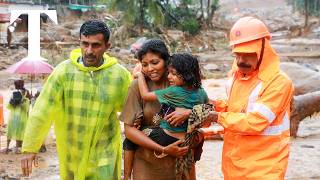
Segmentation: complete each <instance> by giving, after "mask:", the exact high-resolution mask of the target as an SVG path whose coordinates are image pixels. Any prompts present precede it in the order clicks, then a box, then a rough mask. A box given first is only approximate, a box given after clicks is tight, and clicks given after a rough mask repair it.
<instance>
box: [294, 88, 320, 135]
mask: <svg viewBox="0 0 320 180" xmlns="http://www.w3.org/2000/svg"><path fill="white" fill-rule="evenodd" d="M319 111H320V91H316V92H311V93H307V94H304V95H300V96H295V97H294V102H293V109H292V113H291V118H290V134H291V136H293V137H297V131H298V128H299V123H300V121H302V120H303V119H304V118H305V117H308V116H311V115H312V114H313V113H315V112H319Z"/></svg>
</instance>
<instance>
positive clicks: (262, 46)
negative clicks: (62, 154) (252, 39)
mask: <svg viewBox="0 0 320 180" xmlns="http://www.w3.org/2000/svg"><path fill="white" fill-rule="evenodd" d="M265 43H266V42H265V38H262V45H261V51H260V57H259V61H258V64H257V67H256V70H257V69H259V67H260V64H261V61H262V58H263V53H264V45H265Z"/></svg>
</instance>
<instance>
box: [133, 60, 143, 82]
mask: <svg viewBox="0 0 320 180" xmlns="http://www.w3.org/2000/svg"><path fill="white" fill-rule="evenodd" d="M141 71H142V65H141V63H140V62H139V63H137V64H136V65H135V67H134V68H133V71H132V75H133V77H134V78H137V76H136V74H137V73H139V72H141Z"/></svg>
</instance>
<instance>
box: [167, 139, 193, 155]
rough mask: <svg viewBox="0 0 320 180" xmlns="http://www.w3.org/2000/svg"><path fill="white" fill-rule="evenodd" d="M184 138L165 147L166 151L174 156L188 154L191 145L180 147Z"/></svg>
mask: <svg viewBox="0 0 320 180" xmlns="http://www.w3.org/2000/svg"><path fill="white" fill-rule="evenodd" d="M182 142H183V140H178V141H176V142H174V143H172V144H169V145H168V146H166V147H165V148H164V153H165V154H169V155H171V156H174V157H182V156H183V155H185V154H187V152H188V149H189V146H185V147H179V144H181V143H182Z"/></svg>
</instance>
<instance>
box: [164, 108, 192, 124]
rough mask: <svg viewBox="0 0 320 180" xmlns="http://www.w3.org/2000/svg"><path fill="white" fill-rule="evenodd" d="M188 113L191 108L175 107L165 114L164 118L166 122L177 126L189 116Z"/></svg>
mask: <svg viewBox="0 0 320 180" xmlns="http://www.w3.org/2000/svg"><path fill="white" fill-rule="evenodd" d="M190 114H191V109H184V108H178V107H177V108H176V110H175V111H173V112H172V113H170V114H168V115H167V116H165V117H164V119H165V120H167V122H168V123H169V124H170V125H172V126H179V125H181V124H183V122H184V121H185V120H187V119H188V118H189V115H190Z"/></svg>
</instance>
